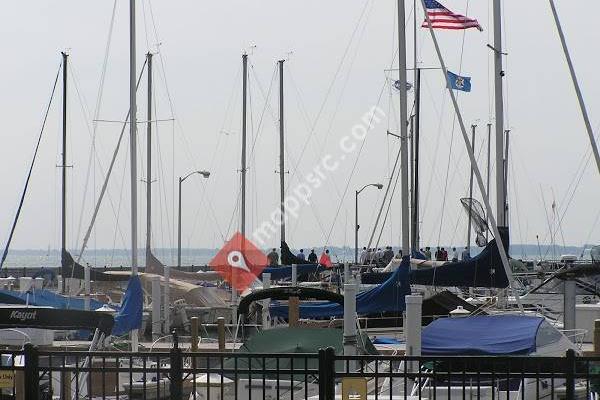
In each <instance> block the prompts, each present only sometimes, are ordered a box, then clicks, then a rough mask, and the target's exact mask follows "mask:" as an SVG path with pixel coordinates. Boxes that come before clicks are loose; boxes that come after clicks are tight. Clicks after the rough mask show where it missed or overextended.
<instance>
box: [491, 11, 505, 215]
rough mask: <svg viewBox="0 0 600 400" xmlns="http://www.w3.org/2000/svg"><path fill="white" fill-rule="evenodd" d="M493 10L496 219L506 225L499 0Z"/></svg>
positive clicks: (502, 73)
mask: <svg viewBox="0 0 600 400" xmlns="http://www.w3.org/2000/svg"><path fill="white" fill-rule="evenodd" d="M493 7H494V9H493V12H494V49H493V51H494V96H495V99H494V105H495V112H496V221H497V222H498V225H499V226H507V225H508V224H507V221H506V218H505V215H504V211H505V203H504V199H505V195H504V169H503V167H502V166H503V164H504V162H503V161H504V155H503V154H502V153H503V151H504V100H503V96H502V77H503V76H504V71H503V70H502V14H501V4H500V0H493Z"/></svg>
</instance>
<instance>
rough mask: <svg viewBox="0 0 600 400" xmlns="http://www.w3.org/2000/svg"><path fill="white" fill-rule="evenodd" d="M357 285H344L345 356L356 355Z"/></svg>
mask: <svg viewBox="0 0 600 400" xmlns="http://www.w3.org/2000/svg"><path fill="white" fill-rule="evenodd" d="M356 291H357V288H356V285H355V284H352V283H346V284H345V285H344V355H345V356H353V355H356Z"/></svg>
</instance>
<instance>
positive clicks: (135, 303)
mask: <svg viewBox="0 0 600 400" xmlns="http://www.w3.org/2000/svg"><path fill="white" fill-rule="evenodd" d="M143 306H144V295H143V291H142V283H141V281H140V277H139V276H138V275H132V276H131V278H129V283H128V284H127V290H126V291H125V295H124V296H123V302H122V303H121V310H120V311H119V313H118V314H117V315H116V316H115V325H114V326H113V330H112V334H113V335H115V336H120V335H124V334H125V333H127V332H129V331H132V330H134V329H140V328H141V327H142V308H143Z"/></svg>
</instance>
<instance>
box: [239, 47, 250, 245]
mask: <svg viewBox="0 0 600 400" xmlns="http://www.w3.org/2000/svg"><path fill="white" fill-rule="evenodd" d="M247 75H248V55H247V54H245V53H244V54H242V169H241V172H242V188H241V190H242V204H241V211H240V217H241V221H240V232H241V233H242V236H245V235H246V94H247V93H246V92H247V84H248V82H247Z"/></svg>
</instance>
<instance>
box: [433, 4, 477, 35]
mask: <svg viewBox="0 0 600 400" xmlns="http://www.w3.org/2000/svg"><path fill="white" fill-rule="evenodd" d="M425 7H426V9H427V15H428V16H429V19H430V20H431V27H432V28H434V29H436V28H437V29H468V28H477V29H479V30H480V31H483V29H482V28H481V25H479V22H477V20H476V19H472V18H469V17H465V16H464V15H460V14H455V13H453V12H452V11H450V10H448V9H447V8H446V7H444V6H443V5H441V4H440V3H438V2H437V1H435V0H425ZM421 27H423V28H429V24H428V23H427V19H425V22H423V25H421Z"/></svg>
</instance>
